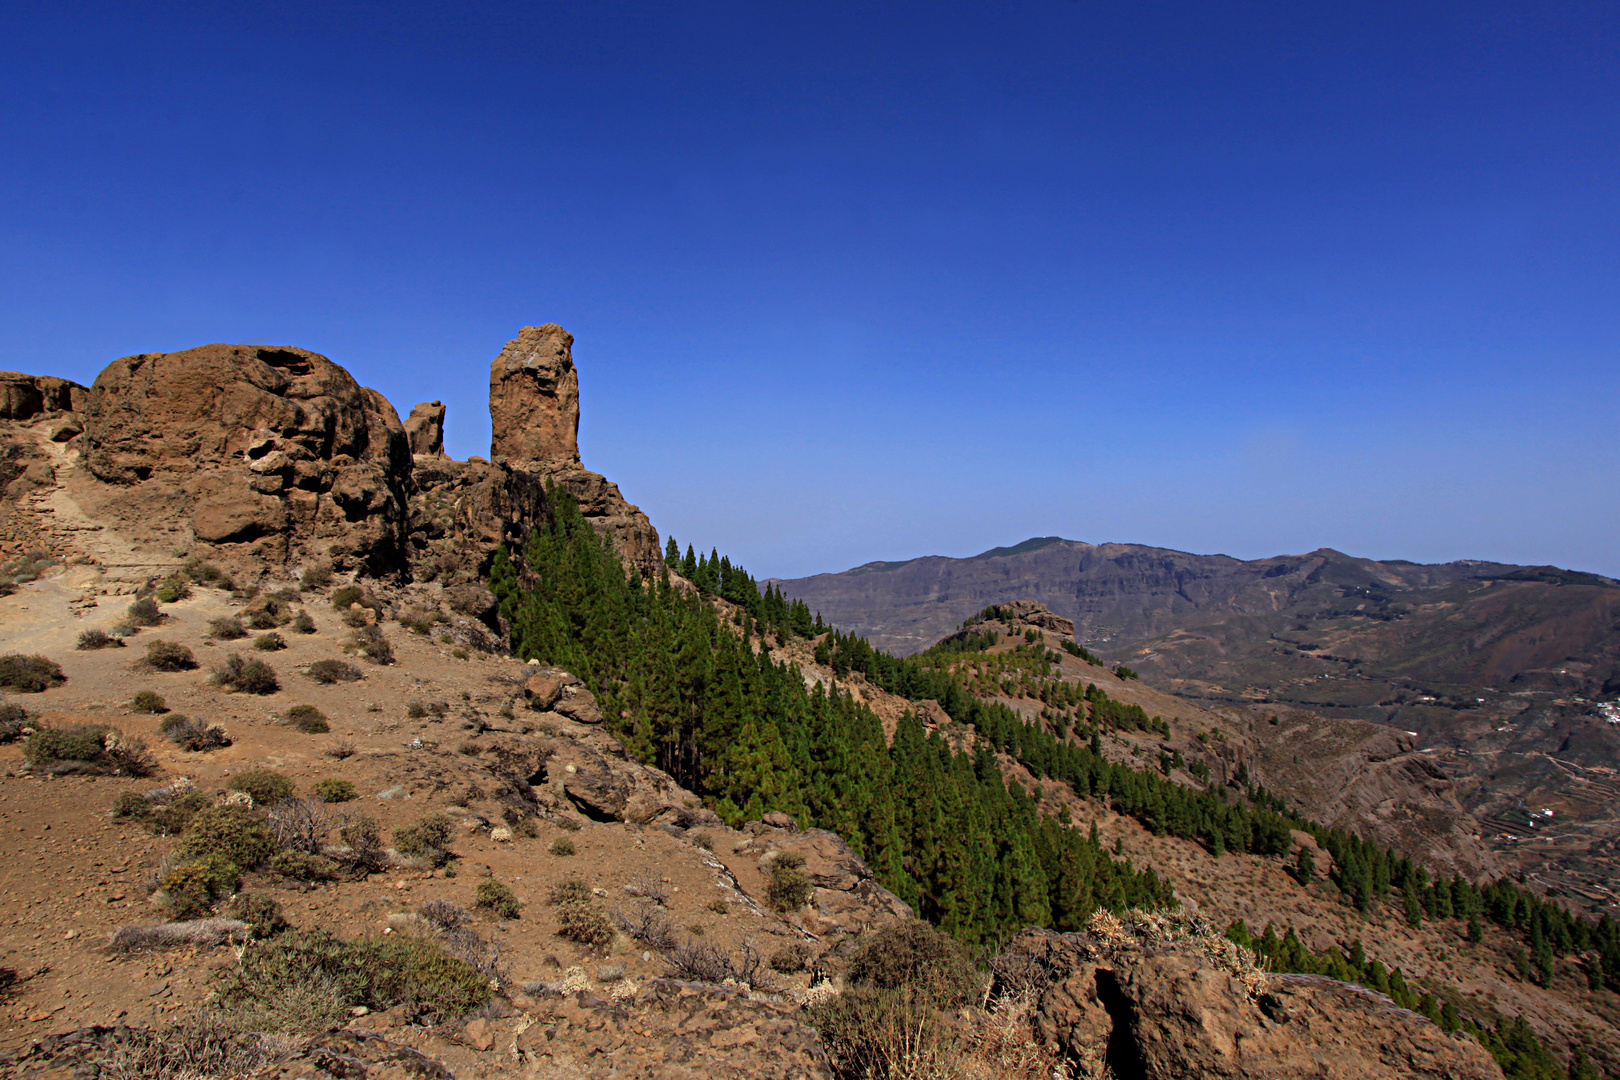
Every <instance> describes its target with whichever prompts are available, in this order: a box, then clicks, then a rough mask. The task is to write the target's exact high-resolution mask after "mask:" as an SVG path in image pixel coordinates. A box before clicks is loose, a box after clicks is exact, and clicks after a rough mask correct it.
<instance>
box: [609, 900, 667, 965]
mask: <svg viewBox="0 0 1620 1080" xmlns="http://www.w3.org/2000/svg"><path fill="white" fill-rule="evenodd" d="M613 921H614V922H615V923H617V924H618V926H619V929H620V930H622V931H623V932H624V934H625V936H626V937H628V938H630V939H631V940H632V941H637V942H640V943H641V944H643V945H645V946H647V947H648V948H649V949H654V950H656V951H658V952H660V953H667V952H669V951H670V950H672V949H674V948H675V945H676V937H675V924H674V923H673V922H671V921H670V918H669V913H668V912H666V911H665V910H664V909H663V908H661V907H659V906H658V905H657V904H636V905H635V906H634V907H632V908H631V909H630V910H628V911H624V910H619V911H615V912H614V913H613Z"/></svg>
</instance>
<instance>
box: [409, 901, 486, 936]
mask: <svg viewBox="0 0 1620 1080" xmlns="http://www.w3.org/2000/svg"><path fill="white" fill-rule="evenodd" d="M416 913H417V914H418V915H420V916H421V917H422V918H424V919H426V920H427V921H428V922H430V923H432V924H433V925H434V926H436V927H438V928H439V929H441V930H454V929H455V928H456V927H458V926H466V925H467V924H468V923H470V922H472V913H471V912H469V911H468V910H467V909H466V908H464V907H462V906H461V905H460V904H458V903H455V902H454V901H452V900H444V899H439V900H429V901H428V902H427V903H425V904H423V905H422V906H421V907H419V908H417V909H416Z"/></svg>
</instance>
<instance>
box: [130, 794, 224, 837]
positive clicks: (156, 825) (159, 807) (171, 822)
mask: <svg viewBox="0 0 1620 1080" xmlns="http://www.w3.org/2000/svg"><path fill="white" fill-rule="evenodd" d="M212 805H213V800H212V799H210V798H209V797H208V796H207V795H204V794H203V793H202V792H200V791H188V792H186V793H185V794H184V795H180V796H177V797H175V798H172V799H169V800H167V801H166V802H159V803H153V802H152V801H151V800H147V807H148V811H147V814H146V815H145V820H146V827H147V828H148V829H150V830H151V831H152V832H154V833H156V834H157V835H158V836H175V835H177V834H179V833H183V832H185V831H186V826H187V825H190V824H191V819H192V818H194V817H196V816H197V815H198V814H199V813H201V812H202V811H204V810H206V809H208V808H209V807H210V806H212Z"/></svg>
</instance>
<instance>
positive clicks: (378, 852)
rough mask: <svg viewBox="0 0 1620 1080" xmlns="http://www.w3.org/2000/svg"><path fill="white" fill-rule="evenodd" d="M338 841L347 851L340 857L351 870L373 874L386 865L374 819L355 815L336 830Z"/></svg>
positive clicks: (380, 834)
mask: <svg viewBox="0 0 1620 1080" xmlns="http://www.w3.org/2000/svg"><path fill="white" fill-rule="evenodd" d="M338 839H339V840H341V841H343V843H344V845H345V846H346V847H347V848H348V850H347V851H346V852H345V853H344V854H343V855H341V856H340V858H341V860H342V861H343V862H344V863H345V864H347V865H348V866H349V867H350V868H351V869H353V870H355V871H356V872H358V873H361V874H373V873H376V872H377V871H378V870H381V869H382V868H383V867H384V866H385V865H386V864H387V861H388V860H387V852H385V851H384V850H383V845H382V829H381V828H379V827H378V825H377V822H376V820H375V819H373V818H371V817H368V816H367V815H365V814H356V815H354V816H353V817H351V818H349V819H348V820H346V821H345V822H344V823H343V824H342V826H340V827H339V828H338Z"/></svg>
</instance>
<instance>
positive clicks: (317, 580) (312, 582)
mask: <svg viewBox="0 0 1620 1080" xmlns="http://www.w3.org/2000/svg"><path fill="white" fill-rule="evenodd" d="M330 584H332V568H331V567H330V566H325V565H323V564H321V563H315V564H314V565H312V566H306V567H304V572H303V573H302V574H300V575H299V577H298V587H299V588H300V589H324V588H326V587H327V586H328V585H330Z"/></svg>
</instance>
